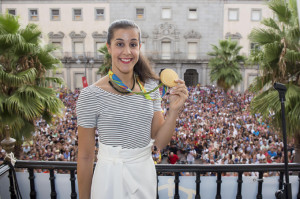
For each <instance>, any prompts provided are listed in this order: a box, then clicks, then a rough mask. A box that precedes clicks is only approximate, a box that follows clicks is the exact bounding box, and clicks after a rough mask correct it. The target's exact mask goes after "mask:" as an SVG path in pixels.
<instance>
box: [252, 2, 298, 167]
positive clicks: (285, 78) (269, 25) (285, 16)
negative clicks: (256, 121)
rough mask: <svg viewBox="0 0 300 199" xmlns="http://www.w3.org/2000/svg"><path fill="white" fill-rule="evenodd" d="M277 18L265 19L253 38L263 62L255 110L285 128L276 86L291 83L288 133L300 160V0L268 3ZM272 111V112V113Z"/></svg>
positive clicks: (256, 58) (258, 59)
mask: <svg viewBox="0 0 300 199" xmlns="http://www.w3.org/2000/svg"><path fill="white" fill-rule="evenodd" d="M268 6H269V8H270V9H271V10H272V11H273V12H274V14H275V16H276V18H277V20H275V19H272V18H266V19H264V20H262V22H261V23H262V24H263V25H264V26H265V27H264V28H259V29H253V30H252V31H251V34H250V35H249V39H250V40H251V41H252V42H254V43H257V44H258V46H259V47H260V49H258V50H257V51H256V53H254V54H252V55H251V60H252V61H253V62H254V63H257V64H259V66H260V69H261V76H258V77H257V78H256V80H255V81H254V83H253V84H252V85H251V86H250V91H253V92H256V93H257V96H256V97H255V98H254V99H253V100H252V102H251V108H252V111H253V113H261V115H262V116H263V117H264V119H267V118H270V116H271V119H272V125H273V126H274V127H275V128H276V129H278V131H279V130H280V131H281V105H280V102H279V98H278V92H277V91H276V90H275V89H274V88H273V87H272V85H273V84H274V82H280V83H283V84H285V86H286V87H287V92H286V95H285V97H286V102H285V110H286V122H287V125H286V126H287V133H288V135H290V136H294V137H295V138H296V142H297V144H296V160H295V161H297V162H300V157H299V155H300V153H299V152H300V44H299V39H300V31H299V22H298V15H297V3H296V0H290V1H289V2H288V3H286V2H285V1H284V0H272V1H270V2H269V3H268ZM270 113H272V114H270Z"/></svg>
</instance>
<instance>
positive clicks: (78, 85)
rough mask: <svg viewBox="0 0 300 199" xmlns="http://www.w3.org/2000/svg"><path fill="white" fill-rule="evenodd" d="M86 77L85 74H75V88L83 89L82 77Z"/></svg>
mask: <svg viewBox="0 0 300 199" xmlns="http://www.w3.org/2000/svg"><path fill="white" fill-rule="evenodd" d="M83 76H84V74H83V73H75V88H79V89H81V88H83V85H82V77H83Z"/></svg>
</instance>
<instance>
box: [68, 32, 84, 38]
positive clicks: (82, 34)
mask: <svg viewBox="0 0 300 199" xmlns="http://www.w3.org/2000/svg"><path fill="white" fill-rule="evenodd" d="M69 36H70V37H71V38H72V39H84V38H85V37H86V33H85V32H84V31H80V34H76V33H75V32H74V31H72V32H70V34H69Z"/></svg>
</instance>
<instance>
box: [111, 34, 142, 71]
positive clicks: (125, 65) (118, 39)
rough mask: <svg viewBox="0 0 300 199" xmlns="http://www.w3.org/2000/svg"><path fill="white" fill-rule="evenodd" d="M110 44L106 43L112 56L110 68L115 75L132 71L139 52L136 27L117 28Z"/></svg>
mask: <svg viewBox="0 0 300 199" xmlns="http://www.w3.org/2000/svg"><path fill="white" fill-rule="evenodd" d="M110 42H111V44H110V45H109V44H106V45H107V49H108V52H109V53H110V54H111V58H112V68H113V71H114V73H116V74H117V75H118V74H120V73H123V74H128V73H130V72H132V71H133V67H134V65H135V64H136V63H137V61H138V59H139V54H140V47H141V46H140V44H139V42H140V41H139V34H138V30H137V29H136V28H128V29H117V30H115V31H114V34H113V38H112V39H111V41H110Z"/></svg>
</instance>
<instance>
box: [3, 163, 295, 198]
mask: <svg viewBox="0 0 300 199" xmlns="http://www.w3.org/2000/svg"><path fill="white" fill-rule="evenodd" d="M76 166H77V163H76V162H57V161H51V162H50V161H49V162H48V161H21V160H19V161H17V162H16V164H15V168H26V169H27V170H28V173H29V178H28V179H29V183H30V198H31V199H33V198H36V196H37V192H36V189H35V186H36V183H35V173H34V169H47V170H49V180H50V186H51V193H50V195H51V199H54V198H57V193H56V187H55V175H54V170H56V169H58V170H68V171H69V174H70V185H69V186H70V187H71V193H70V195H71V198H72V199H75V198H77V191H76V186H75V185H76V177H75V171H76ZM1 169H2V172H1ZM156 171H157V174H158V176H159V175H162V174H164V173H173V174H174V176H175V177H174V183H175V192H174V198H175V199H179V198H180V195H179V185H180V180H179V173H180V172H193V173H195V174H196V181H195V187H194V190H196V194H195V199H200V198H201V193H200V185H201V180H200V178H201V175H202V174H205V173H207V172H213V173H215V174H216V178H217V181H216V183H217V190H216V196H215V198H217V199H221V198H222V195H221V187H222V173H224V172H234V173H236V174H237V176H238V177H237V184H236V186H237V192H236V199H242V198H243V196H242V185H243V173H245V172H258V173H259V176H258V179H257V180H256V181H257V194H256V198H257V199H262V198H263V194H262V190H263V182H264V180H263V176H264V173H266V172H279V181H278V189H282V188H283V182H284V180H283V178H284V164H234V165H199V164H194V165H182V164H177V165H165V164H159V165H156ZM289 171H290V172H293V173H294V174H296V175H298V181H299V182H300V164H295V163H292V164H289ZM4 172H9V175H8V178H9V180H10V188H9V191H10V196H11V198H16V193H15V190H14V189H13V187H12V186H13V179H12V172H11V170H10V169H8V168H7V167H5V166H3V165H0V176H1V175H2V174H3V173H4ZM157 181H158V182H159V180H158V179H157ZM293 191H294V192H295V191H296V193H297V197H296V198H297V199H300V183H299V185H298V190H293ZM274 194H275V193H274ZM274 197H275V195H274ZM157 198H160V197H159V195H158V194H157Z"/></svg>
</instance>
